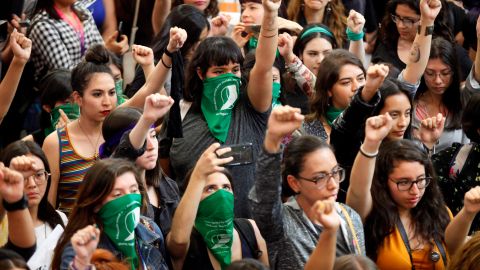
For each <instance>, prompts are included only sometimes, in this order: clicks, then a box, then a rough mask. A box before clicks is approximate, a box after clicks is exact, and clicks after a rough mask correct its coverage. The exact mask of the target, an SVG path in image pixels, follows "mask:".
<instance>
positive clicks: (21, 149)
mask: <svg viewBox="0 0 480 270" xmlns="http://www.w3.org/2000/svg"><path fill="white" fill-rule="evenodd" d="M28 154H31V155H33V156H36V157H38V158H39V159H40V160H41V161H42V162H43V165H44V166H45V171H47V172H50V166H49V165H48V160H47V157H46V156H45V153H44V152H43V150H42V148H40V146H39V145H38V144H36V143H34V142H31V141H22V140H18V141H15V142H13V143H11V144H9V145H8V146H7V147H6V148H5V149H4V150H3V152H2V162H3V163H4V164H5V166H10V162H11V161H12V159H13V158H15V157H18V156H22V155H28ZM50 183H51V180H50V178H48V180H47V186H46V188H45V194H44V195H43V197H42V199H40V203H39V205H38V213H37V215H38V219H39V220H41V221H43V222H46V223H47V224H48V225H49V226H50V228H52V229H53V228H55V227H56V226H57V225H60V226H62V227H65V224H63V220H62V218H61V217H60V215H59V214H58V213H57V211H55V209H54V208H53V206H52V205H51V204H50V203H49V202H48V196H47V194H48V191H49V190H50Z"/></svg>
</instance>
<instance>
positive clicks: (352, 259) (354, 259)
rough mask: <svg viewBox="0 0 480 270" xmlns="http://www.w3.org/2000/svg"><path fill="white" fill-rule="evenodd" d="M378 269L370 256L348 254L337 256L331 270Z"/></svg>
mask: <svg viewBox="0 0 480 270" xmlns="http://www.w3.org/2000/svg"><path fill="white" fill-rule="evenodd" d="M376 269H378V267H377V265H376V264H375V262H373V261H372V260H371V259H370V258H368V257H366V256H363V255H358V254H349V255H343V256H340V257H337V258H336V259H335V264H334V265H333V270H376Z"/></svg>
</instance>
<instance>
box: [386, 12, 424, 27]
mask: <svg viewBox="0 0 480 270" xmlns="http://www.w3.org/2000/svg"><path fill="white" fill-rule="evenodd" d="M392 21H393V22H394V23H399V22H402V23H403V25H405V26H406V27H412V26H413V25H414V24H416V23H417V22H419V21H420V19H412V18H404V17H400V16H398V15H395V14H392Z"/></svg>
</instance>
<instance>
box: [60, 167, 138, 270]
mask: <svg viewBox="0 0 480 270" xmlns="http://www.w3.org/2000/svg"><path fill="white" fill-rule="evenodd" d="M127 172H131V173H133V174H134V176H135V179H136V180H137V183H138V188H139V190H140V194H141V195H142V210H144V208H145V206H146V191H145V187H144V185H143V181H142V178H141V176H140V173H139V172H138V170H137V168H136V167H135V164H133V163H132V162H130V161H127V160H124V159H114V158H109V159H102V160H99V161H97V162H96V163H95V164H94V165H93V166H92V167H91V168H90V169H89V170H88V171H87V173H86V174H85V177H84V178H83V182H82V183H81V184H80V190H79V192H78V197H77V201H76V203H75V206H74V207H73V209H72V212H71V214H70V216H69V222H68V224H67V227H66V228H65V231H64V233H63V234H62V236H61V237H60V239H59V240H58V244H57V246H56V247H55V253H54V256H53V261H52V269H54V270H58V269H60V263H61V259H62V253H63V250H64V248H65V246H66V245H67V244H68V243H69V242H70V238H71V237H72V236H73V234H74V233H76V232H77V231H78V230H80V229H82V228H84V227H86V226H87V225H91V224H97V225H98V226H99V228H100V230H102V229H103V223H102V220H101V219H100V218H99V217H98V213H97V211H98V207H100V206H101V205H102V202H103V201H104V200H105V198H106V197H107V196H108V195H109V194H110V192H111V191H112V190H113V187H114V186H115V180H116V179H117V177H119V176H121V175H122V174H124V173H127Z"/></svg>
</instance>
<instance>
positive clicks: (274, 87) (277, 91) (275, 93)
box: [272, 82, 282, 109]
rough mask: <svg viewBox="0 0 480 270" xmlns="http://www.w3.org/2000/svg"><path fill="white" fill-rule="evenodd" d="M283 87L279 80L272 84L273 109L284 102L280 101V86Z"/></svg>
mask: <svg viewBox="0 0 480 270" xmlns="http://www.w3.org/2000/svg"><path fill="white" fill-rule="evenodd" d="M281 87H282V85H281V84H280V83H278V82H273V85H272V109H273V108H275V107H277V106H280V105H282V103H280V100H279V98H280V88H281Z"/></svg>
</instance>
